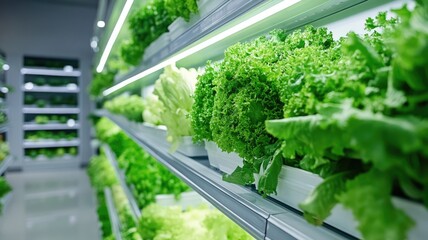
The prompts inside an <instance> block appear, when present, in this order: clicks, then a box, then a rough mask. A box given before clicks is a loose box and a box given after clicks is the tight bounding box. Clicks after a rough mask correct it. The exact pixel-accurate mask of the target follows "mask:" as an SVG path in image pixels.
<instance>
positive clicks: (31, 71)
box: [21, 68, 82, 77]
mask: <svg viewBox="0 0 428 240" xmlns="http://www.w3.org/2000/svg"><path fill="white" fill-rule="evenodd" d="M21 74H23V75H44V76H59V77H80V75H81V74H82V73H81V72H80V71H78V70H73V71H64V70H63V69H47V68H21Z"/></svg>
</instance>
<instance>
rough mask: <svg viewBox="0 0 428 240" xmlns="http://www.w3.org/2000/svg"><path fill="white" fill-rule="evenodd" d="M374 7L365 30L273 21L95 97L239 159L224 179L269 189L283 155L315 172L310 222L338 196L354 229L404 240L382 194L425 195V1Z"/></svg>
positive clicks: (398, 213)
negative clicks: (133, 86)
mask: <svg viewBox="0 0 428 240" xmlns="http://www.w3.org/2000/svg"><path fill="white" fill-rule="evenodd" d="M393 12H394V14H395V17H389V16H387V14H386V13H384V12H382V13H379V14H378V15H377V16H376V17H375V18H369V19H367V20H366V23H365V26H366V33H365V34H362V35H357V34H355V33H352V32H351V33H349V34H348V35H347V36H346V37H343V38H340V39H338V40H336V39H334V38H333V35H332V33H331V32H330V31H329V30H328V29H326V28H314V27H310V26H309V27H306V28H305V29H302V30H296V31H294V32H291V33H287V32H285V31H283V30H275V31H272V32H271V33H270V34H268V35H267V36H262V37H259V38H257V39H255V40H253V41H250V42H246V43H237V44H235V45H233V46H231V47H229V48H228V49H227V50H226V51H225V54H224V59H223V60H222V61H221V62H214V63H212V62H208V63H207V65H206V66H205V70H204V72H203V73H202V72H199V71H197V70H194V69H190V70H187V69H183V68H177V67H175V66H170V67H167V68H165V71H164V73H163V74H162V75H161V76H160V78H159V80H158V81H157V82H156V83H155V90H154V94H153V95H150V96H148V97H147V98H145V99H141V98H140V97H139V96H132V97H127V96H120V97H118V98H116V99H113V100H111V101H109V102H106V103H105V105H104V106H105V108H106V109H108V110H109V111H111V112H113V113H117V114H122V115H124V116H126V117H127V118H128V119H130V120H132V121H137V122H142V121H144V122H149V123H152V124H162V125H165V126H167V129H168V140H169V141H171V142H172V143H173V146H177V145H178V144H179V143H180V137H181V136H193V139H194V141H204V140H205V141H214V142H215V143H216V144H217V145H218V146H219V147H220V148H221V149H222V150H224V151H227V152H236V153H238V154H239V156H240V157H242V158H243V159H244V166H243V167H238V168H237V169H236V170H235V172H234V173H232V174H231V175H225V176H224V180H226V181H230V182H234V183H238V184H243V185H246V184H253V183H254V182H255V179H254V174H259V175H260V179H259V180H258V191H259V192H260V193H261V194H262V195H264V196H267V195H270V194H275V193H276V188H277V184H278V176H279V174H280V172H281V168H282V166H283V165H287V166H292V167H297V168H301V169H303V170H306V171H309V172H312V173H315V174H318V175H319V176H321V177H322V178H323V179H324V181H323V182H322V183H321V184H320V185H319V186H318V187H317V188H316V189H315V190H314V191H313V192H312V193H311V195H310V196H308V198H307V199H306V200H305V201H304V202H302V203H301V204H300V208H301V210H302V211H303V212H304V216H305V218H306V219H307V220H308V221H309V222H310V223H313V224H316V225H319V224H321V223H322V222H323V221H324V220H325V219H326V218H327V217H328V216H329V215H330V214H331V210H332V209H333V208H334V207H335V206H336V205H337V204H341V205H343V206H344V207H345V208H347V209H350V210H351V211H352V213H353V215H354V218H355V219H356V220H357V221H358V229H359V230H360V232H361V233H362V236H363V237H364V239H384V238H386V237H387V238H388V239H405V238H406V237H407V234H408V232H409V230H410V229H412V227H414V225H415V222H414V220H412V219H411V218H410V217H409V216H407V215H406V214H405V213H404V212H403V211H402V210H400V209H398V208H396V207H395V206H394V204H393V202H392V198H393V196H398V197H403V198H407V199H411V200H413V201H416V202H419V203H421V204H424V205H425V206H428V177H427V176H428V163H427V160H428V151H427V148H426V146H427V144H428V137H427V136H428V119H427V118H428V91H427V90H428V60H427V58H426V57H425V56H426V55H427V54H428V29H427V27H426V26H428V2H427V1H426V0H419V1H416V7H415V8H414V9H409V8H408V7H407V6H403V7H402V8H400V9H397V10H393Z"/></svg>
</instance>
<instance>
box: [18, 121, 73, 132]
mask: <svg viewBox="0 0 428 240" xmlns="http://www.w3.org/2000/svg"><path fill="white" fill-rule="evenodd" d="M79 128H80V124H78V123H77V124H75V125H73V126H69V125H67V124H63V123H46V124H37V123H24V126H23V129H24V130H26V131H32V130H75V129H79Z"/></svg>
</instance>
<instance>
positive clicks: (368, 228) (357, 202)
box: [339, 170, 414, 240]
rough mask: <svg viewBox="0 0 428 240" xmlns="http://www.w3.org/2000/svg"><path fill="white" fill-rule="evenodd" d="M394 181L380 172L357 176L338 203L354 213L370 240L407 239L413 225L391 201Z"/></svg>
mask: <svg viewBox="0 0 428 240" xmlns="http://www.w3.org/2000/svg"><path fill="white" fill-rule="evenodd" d="M391 190H392V178H391V176H390V175H389V174H387V173H383V172H380V171H377V170H371V171H369V172H367V173H364V174H361V175H359V176H357V177H356V178H355V179H353V180H349V181H348V182H347V183H346V191H345V192H343V193H342V194H340V195H339V201H340V202H341V203H342V204H343V205H344V206H345V207H346V208H349V209H351V211H352V213H353V215H354V217H355V218H356V219H357V220H358V223H359V224H358V229H359V230H360V231H361V233H362V235H363V238H364V239H367V240H372V239H373V240H377V239H390V240H394V239H396V240H401V239H406V238H407V232H408V231H409V230H410V229H411V228H412V227H413V226H414V222H413V221H412V220H411V219H410V218H409V217H408V216H407V215H406V214H405V213H404V212H403V211H402V210H399V209H397V208H396V207H394V205H393V204H392V201H391Z"/></svg>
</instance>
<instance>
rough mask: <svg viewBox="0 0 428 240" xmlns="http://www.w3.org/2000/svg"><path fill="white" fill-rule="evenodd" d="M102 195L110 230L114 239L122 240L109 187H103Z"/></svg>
mask: <svg viewBox="0 0 428 240" xmlns="http://www.w3.org/2000/svg"><path fill="white" fill-rule="evenodd" d="M104 196H105V200H106V203H107V210H108V216H109V219H110V225H111V230H112V232H113V235H114V237H115V239H116V240H122V236H121V233H120V221H119V216H118V215H117V211H116V207H115V206H114V202H113V195H112V192H111V190H110V189H109V188H104Z"/></svg>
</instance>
